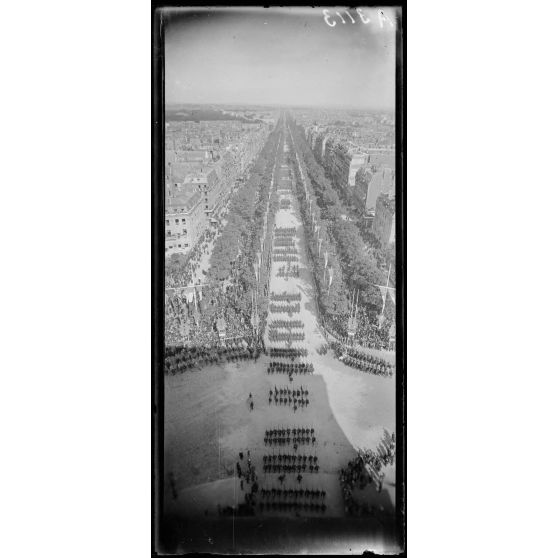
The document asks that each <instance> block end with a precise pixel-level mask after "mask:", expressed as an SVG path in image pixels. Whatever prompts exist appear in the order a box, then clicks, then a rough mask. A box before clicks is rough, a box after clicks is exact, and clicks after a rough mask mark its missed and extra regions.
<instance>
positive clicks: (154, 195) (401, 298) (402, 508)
mask: <svg viewBox="0 0 558 558" xmlns="http://www.w3.org/2000/svg"><path fill="white" fill-rule="evenodd" d="M406 4H407V3H406V0H401V1H396V0H383V1H382V2H380V3H378V4H374V5H370V4H358V6H362V7H369V8H377V7H380V6H385V7H393V8H400V9H401V12H400V16H399V17H398V21H397V23H398V35H397V41H396V104H395V114H396V123H395V138H396V178H395V183H396V243H395V245H396V256H395V258H396V351H395V361H396V439H397V444H396V529H397V540H398V543H399V545H400V547H401V548H402V551H401V552H400V554H399V555H398V556H407V304H406V303H407V266H406V261H407V238H406V219H407V133H406V132H407V122H406V114H407V45H406V38H407V35H406V31H407V24H406V13H407V5H406ZM248 5H254V6H260V7H261V6H262V4H255V3H251V2H243V3H239V4H237V5H233V4H226V5H224V6H230V7H240V6H248ZM319 5H320V6H326V7H327V6H335V5H337V6H338V5H339V4H338V3H337V4H336V3H333V2H320V4H319ZM207 6H209V4H207V3H205V4H204V3H188V4H185V3H183V2H177V1H172V0H167V1H165V0H152V3H151V402H152V405H151V554H152V556H161V554H159V553H158V552H157V546H158V542H159V540H160V525H159V519H160V518H161V517H162V509H163V507H162V504H163V503H162V494H163V476H162V474H159V473H160V472H161V471H162V470H163V449H164V448H163V441H164V421H163V418H164V415H163V409H164V383H163V382H164V317H165V312H164V284H165V281H164V274H165V239H164V234H162V232H163V231H164V226H163V224H164V209H165V208H164V201H165V197H164V153H165V151H164V87H165V82H164V38H163V25H162V17H161V14H160V12H158V10H159V9H160V8H180V7H200V8H201V7H207ZM211 6H219V7H222V6H220V5H219V4H218V3H211ZM270 6H274V7H276V6H277V7H280V6H285V7H291V6H304V7H308V6H309V4H288V5H284V4H273V5H271V4H268V5H266V6H265V7H270ZM349 7H351V8H352V7H356V6H352V5H351V6H349ZM365 554H369V555H371V556H372V555H374V554H373V553H368V552H367V553H365Z"/></svg>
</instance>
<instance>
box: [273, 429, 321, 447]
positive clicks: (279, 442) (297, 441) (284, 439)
mask: <svg viewBox="0 0 558 558" xmlns="http://www.w3.org/2000/svg"><path fill="white" fill-rule="evenodd" d="M264 443H265V445H266V446H284V445H290V444H291V443H292V444H293V447H294V449H295V450H296V449H298V446H299V445H304V444H306V445H310V444H312V445H315V444H316V436H315V433H314V429H313V428H308V427H307V428H300V427H297V428H288V427H287V428H272V429H270V430H266V431H265V437H264Z"/></svg>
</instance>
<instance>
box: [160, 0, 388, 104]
mask: <svg viewBox="0 0 558 558" xmlns="http://www.w3.org/2000/svg"><path fill="white" fill-rule="evenodd" d="M386 13H388V12H387V11H386ZM353 14H354V15H355V17H356V14H355V12H353ZM368 15H369V16H371V15H372V14H371V13H370V12H369V14H368ZM392 18H393V19H395V16H393V14H392ZM165 19H166V23H165V41H164V42H165V97H166V103H167V105H177V104H231V105H233V104H238V105H261V106H264V105H265V106H274V105H275V106H288V107H295V106H296V107H303V106H312V107H320V108H338V109H349V110H350V109H366V110H378V111H393V110H394V107H395V67H396V65H395V29H394V28H391V27H390V26H388V25H386V26H384V27H381V26H379V25H377V24H373V23H374V22H373V20H372V17H369V20H370V23H369V24H368V25H364V24H362V23H361V22H360V21H359V20H358V17H357V20H356V23H355V24H347V25H344V26H343V25H341V24H340V23H339V24H337V25H336V26H335V27H330V26H328V25H327V24H326V22H325V21H324V16H323V13H322V10H321V9H319V8H316V9H312V8H293V9H285V8H281V9H277V8H271V9H263V8H251V9H246V8H245V9H241V8H239V9H234V10H231V9H204V10H199V9H196V10H195V9H188V10H167V11H166V12H165Z"/></svg>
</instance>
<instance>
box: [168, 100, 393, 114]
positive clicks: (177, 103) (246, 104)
mask: <svg viewBox="0 0 558 558" xmlns="http://www.w3.org/2000/svg"><path fill="white" fill-rule="evenodd" d="M181 105H196V106H232V107H266V108H276V109H282V108H302V109H316V110H321V109H335V110H368V111H379V112H380V111H381V112H395V109H394V108H379V107H359V106H346V105H293V104H271V103H250V102H243V103H239V102H234V103H226V102H218V103H216V102H210V101H204V102H198V103H196V102H191V101H189V102H186V101H172V102H166V103H165V108H167V107H170V106H181Z"/></svg>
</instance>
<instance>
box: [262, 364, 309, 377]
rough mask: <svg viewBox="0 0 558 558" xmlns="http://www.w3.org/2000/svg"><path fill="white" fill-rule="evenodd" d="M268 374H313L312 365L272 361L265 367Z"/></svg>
mask: <svg viewBox="0 0 558 558" xmlns="http://www.w3.org/2000/svg"><path fill="white" fill-rule="evenodd" d="M267 373H268V374H288V375H289V376H292V375H293V374H313V373H314V365H313V364H312V363H311V362H310V363H307V362H277V361H272V362H270V363H269V364H268V365H267Z"/></svg>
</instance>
